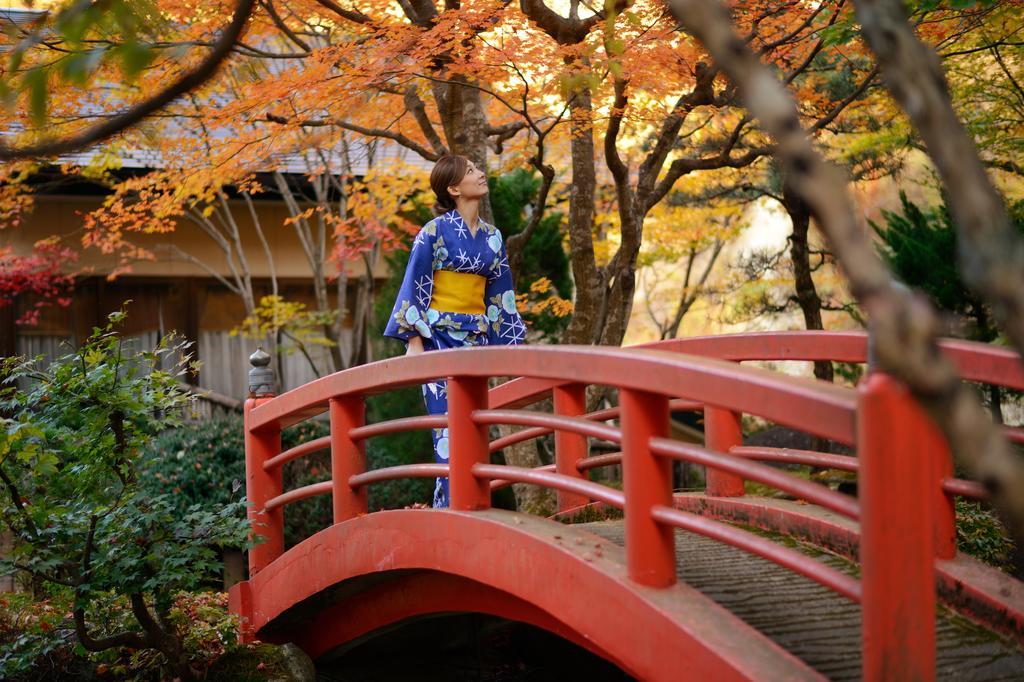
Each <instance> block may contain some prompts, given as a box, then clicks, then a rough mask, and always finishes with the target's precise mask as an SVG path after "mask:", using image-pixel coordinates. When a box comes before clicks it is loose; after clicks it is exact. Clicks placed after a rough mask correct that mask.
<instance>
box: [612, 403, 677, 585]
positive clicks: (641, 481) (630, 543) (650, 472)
mask: <svg viewBox="0 0 1024 682" xmlns="http://www.w3.org/2000/svg"><path fill="white" fill-rule="evenodd" d="M619 404H620V406H621V408H622V476H623V484H624V485H623V487H624V489H625V493H626V505H625V513H626V519H625V523H626V565H627V569H628V571H629V577H630V578H631V579H633V580H635V581H636V582H638V583H641V584H644V585H650V586H653V587H667V586H669V585H672V584H674V583H675V582H676V552H675V534H674V530H673V528H672V527H671V526H667V525H663V524H660V523H658V522H657V521H655V520H654V518H653V517H652V516H651V509H652V508H653V507H654V506H656V505H664V506H666V507H670V506H672V462H671V461H670V460H669V459H668V458H665V457H658V456H657V455H655V454H654V453H653V452H651V445H650V443H651V438H654V437H665V436H667V435H668V398H666V397H665V396H662V395H657V394H654V393H647V392H645V391H634V390H629V389H622V390H620V391H619Z"/></svg>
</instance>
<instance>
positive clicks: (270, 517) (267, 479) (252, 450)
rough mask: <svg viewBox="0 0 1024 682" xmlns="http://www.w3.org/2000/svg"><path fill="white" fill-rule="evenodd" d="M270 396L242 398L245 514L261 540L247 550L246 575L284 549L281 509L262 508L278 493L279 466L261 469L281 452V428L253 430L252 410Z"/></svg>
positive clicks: (279, 481)
mask: <svg viewBox="0 0 1024 682" xmlns="http://www.w3.org/2000/svg"><path fill="white" fill-rule="evenodd" d="M268 399H269V398H267V397H261V398H249V399H248V400H246V401H245V416H244V421H245V490H246V495H247V497H248V500H249V510H248V517H249V523H250V524H251V525H252V530H253V534H254V535H258V536H262V537H263V541H261V542H259V544H257V545H255V546H254V547H253V548H252V549H250V550H249V577H252V576H254V575H256V574H257V573H259V572H260V571H261V570H263V569H264V568H266V567H267V565H268V564H269V563H270V562H271V561H273V560H274V559H276V558H277V557H279V556H281V554H282V553H283V552H284V510H283V509H282V508H281V507H278V508H277V509H275V510H274V511H271V512H268V511H265V507H266V504H267V502H268V501H269V500H271V499H273V498H275V497H277V496H278V495H280V494H281V492H282V489H281V468H280V467H275V468H274V469H273V470H271V471H265V470H264V469H263V463H264V462H266V461H267V460H268V459H270V458H271V457H274V456H275V455H278V454H280V453H281V429H280V428H274V427H266V428H263V429H260V430H259V431H253V430H252V428H251V426H250V424H251V413H252V411H253V409H255V408H256V407H257V406H258V405H259V404H260V403H264V402H267V400H268Z"/></svg>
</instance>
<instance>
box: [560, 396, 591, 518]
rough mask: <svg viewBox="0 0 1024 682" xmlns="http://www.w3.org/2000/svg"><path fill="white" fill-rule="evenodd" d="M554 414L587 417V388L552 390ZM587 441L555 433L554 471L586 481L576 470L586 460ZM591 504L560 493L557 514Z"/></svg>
mask: <svg viewBox="0 0 1024 682" xmlns="http://www.w3.org/2000/svg"><path fill="white" fill-rule="evenodd" d="M552 395H553V398H554V408H555V414H557V415H561V416H565V417H579V416H580V415H583V414H586V413H587V387H586V385H585V384H566V385H564V386H556V387H555V388H554V389H552ZM588 452H589V445H588V443H587V437H586V436H581V435H579V434H576V433H568V432H566V431H555V471H556V472H558V473H559V474H562V475H563V476H572V477H573V478H581V479H585V478H587V476H586V475H585V474H584V473H583V472H581V471H580V470H579V469H578V468H577V464H579V463H580V462H581V461H582V460H584V459H585V458H586V457H587V454H588ZM588 502H590V499H589V498H587V497H585V496H583V495H576V494H573V493H567V492H563V491H561V490H559V491H558V511H560V512H564V511H567V510H569V509H574V508H576V507H580V506H582V505H585V504H587V503H588Z"/></svg>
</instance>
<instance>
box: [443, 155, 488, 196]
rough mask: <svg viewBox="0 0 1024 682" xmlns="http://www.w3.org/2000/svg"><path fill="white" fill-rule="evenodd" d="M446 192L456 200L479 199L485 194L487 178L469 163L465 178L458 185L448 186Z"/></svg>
mask: <svg viewBox="0 0 1024 682" xmlns="http://www.w3.org/2000/svg"><path fill="white" fill-rule="evenodd" d="M448 192H449V193H450V194H451V195H452V196H453V197H455V198H456V199H458V198H459V197H462V198H463V199H479V198H480V197H482V196H483V195H485V194H487V176H486V175H484V172H483V171H482V170H480V169H479V168H477V167H476V164H474V163H473V162H472V161H470V162H469V166H468V168H467V169H466V175H465V177H463V178H462V181H461V182H459V184H457V185H452V186H450V187H449V188H448Z"/></svg>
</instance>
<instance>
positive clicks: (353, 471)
mask: <svg viewBox="0 0 1024 682" xmlns="http://www.w3.org/2000/svg"><path fill="white" fill-rule="evenodd" d="M723 338H724V339H726V341H724V342H723V344H722V345H721V346H718V347H717V348H718V352H717V353H716V354H717V355H719V356H720V357H723V358H724V359H726V360H731V361H733V362H723V361H721V360H717V359H708V358H706V357H695V356H692V355H687V354H683V353H681V352H680V351H681V350H691V349H696V350H702V351H707V348H701V347H700V345H701V344H705V345H706V346H707V347H713V346H714V344H713V343H712V342H711V341H708V340H700V339H698V340H693V343H692V344H691V346H690V347H685V346H686V344H683V343H678V342H677V343H676V346H677V347H672V344H665V345H664V346H668V347H671V350H672V351H673V352H664V351H662V352H658V351H651V350H635V349H606V348H591V347H532V348H483V349H473V350H458V351H451V352H437V353H429V354H425V355H421V356H418V357H412V358H397V359H394V360H388V361H383V362H379V363H374V364H371V365H367V366H364V367H358V368H355V369H352V370H348V371H345V372H341V373H338V374H334V375H331V376H328V377H324V378H322V379H319V380H317V381H314V382H311V383H310V384H307V385H305V386H302V387H300V388H298V389H295V390H293V391H290V392H288V393H286V394H284V395H281V396H278V397H273V398H257V399H251V400H249V401H248V402H247V404H246V408H245V428H246V451H247V452H246V469H247V490H248V494H249V500H250V503H251V507H250V517H251V520H252V522H253V524H254V528H255V530H256V532H257V533H259V534H260V535H263V536H264V537H265V541H264V542H263V543H262V544H259V545H257V546H256V547H255V548H254V549H253V550H252V551H251V553H250V572H251V573H252V574H255V573H258V572H259V571H261V570H262V569H263V568H265V567H266V566H267V565H269V564H270V563H271V562H272V561H274V560H275V559H277V558H278V557H279V556H281V555H282V553H283V551H284V544H283V513H284V508H285V506H286V505H288V504H289V503H291V502H295V501H297V500H301V499H305V498H308V497H312V496H315V495H323V494H330V495H331V496H332V499H333V515H334V521H335V523H341V522H345V521H350V520H353V519H355V518H357V517H359V516H361V515H364V514H366V513H368V511H369V510H368V509H367V504H366V487H367V486H369V485H372V484H374V483H377V482H381V481H386V480H392V479H396V478H405V477H431V478H432V477H435V476H448V478H449V481H450V500H451V508H452V510H453V511H473V510H481V509H487V508H489V507H490V504H491V492H492V488H493V487H495V486H496V485H501V484H503V482H522V483H531V484H536V485H541V486H545V487H548V488H551V489H554V490H556V491H558V493H559V496H560V506H562V507H568V506H571V505H575V504H578V503H585V502H588V501H590V500H595V501H600V502H602V503H604V504H607V505H609V506H612V507H615V508H618V509H622V510H623V511H624V518H625V527H626V540H625V545H626V555H627V567H628V573H629V576H630V578H631V579H633V580H635V581H636V582H638V583H640V584H643V585H648V586H655V587H658V586H667V585H671V584H673V583H674V582H675V580H676V557H675V546H674V529H675V528H683V529H685V530H688V531H691V532H695V533H700V534H702V535H705V536H708V537H711V538H713V539H716V540H718V541H721V542H726V543H728V544H731V545H733V546H735V547H738V548H740V549H743V550H746V551H748V552H751V553H754V554H757V555H759V556H762V557H765V558H767V559H769V560H772V561H774V562H776V563H778V564H780V565H782V566H784V567H786V568H789V569H790V570H793V571H795V572H798V573H800V574H802V575H805V576H807V577H809V578H811V579H813V580H815V581H817V582H819V583H821V584H823V585H826V586H827V587H829V588H831V589H833V590H835V591H836V592H838V593H840V594H842V595H844V596H846V597H847V598H849V599H851V600H854V601H858V602H861V605H862V609H863V628H864V643H865V658H864V666H865V667H864V672H865V676H866V677H873V676H875V675H874V673H879V674H881V673H883V672H885V671H888V672H890V673H891V672H892V670H891V668H887V667H886V666H891V665H896V664H897V663H894V661H896V662H902V663H900V664H903V665H909V664H908V663H907V662H908V661H910V662H912V665H913V666H916V667H915V668H914V669H913V670H909V671H904V672H908V673H913V674H920V675H921V676H923V677H928V676H930V674H931V672H933V666H934V663H933V661H934V627H933V626H932V624H933V620H934V608H935V607H934V602H935V591H934V580H933V577H932V574H933V563H934V557H935V555H936V550H935V547H936V545H937V542H936V537H937V535H939V533H938V532H937V531H936V529H937V528H939V527H943V526H947V525H948V524H945V523H941V522H939V521H937V519H939V520H941V518H942V516H943V514H944V513H945V511H944V509H945V508H944V507H943V504H945V502H944V500H946V499H947V498H946V495H945V491H946V490H947V489H949V487H950V482H949V480H948V479H950V478H951V475H952V471H951V464H950V462H949V458H948V453H946V451H945V449H944V448H943V447H941V439H940V438H939V436H938V431H937V429H935V427H934V426H933V425H932V424H931V423H930V422H929V421H928V419H927V417H926V416H925V415H924V414H923V413H922V412H921V411H920V409H919V408H918V407H917V405H916V404H915V403H914V402H913V400H911V398H910V396H909V395H908V394H907V393H906V392H905V391H904V390H903V389H902V388H901V387H900V386H899V385H898V384H896V383H895V382H894V381H893V380H891V379H889V378H888V377H885V376H883V375H880V374H875V375H873V376H871V377H869V378H868V379H867V380H865V381H864V382H862V384H861V385H860V387H859V388H858V389H857V390H856V391H854V390H852V389H845V388H841V387H837V386H832V385H829V384H824V383H821V382H812V381H807V380H802V379H795V378H792V377H787V376H784V375H781V374H778V373H773V372H768V371H764V370H759V369H756V368H751V367H745V366H742V365H740V364H738V362H735V361H738V360H748V359H751V360H752V359H784V360H789V359H800V360H804V359H807V360H813V359H819V357H817V356H823V355H824V354H825V353H824V351H823V350H822V349H821V348H820V346H821V342H822V339H821V338H817V339H813V343H812V341H811V340H810V339H801V338H799V337H793V338H791V339H790V341H791V342H793V343H791V344H790V345H789V346H785V347H784V346H778V347H777V348H776V349H775V350H772V349H771V348H768V350H765V346H763V345H762V346H757V344H756V341H755V340H753V339H752V338H748V339H747V340H744V341H743V342H742V343H740V344H739V345H735V344H736V343H737V342H736V340H735V339H734V338H730V337H723ZM730 343H731V344H734V345H733V346H731V347H730V346H729V344H730ZM858 343H860V344H861V345H862V346H863V345H864V343H863V341H862V340H858V339H857V338H845V337H844V338H843V339H841V340H840V344H839V346H838V347H839V348H840V350H841V352H836V353H833V354H832V355H833V356H835V355H838V356H839V359H841V360H845V361H851V362H853V361H858V359H859V358H862V357H863V354H864V352H866V351H864V352H862V353H861V355H858V354H857V353H858V351H857V348H856V346H857V344H858ZM743 344H747V345H746V346H743ZM798 344H807V345H806V347H804V348H803V349H802V350H800V348H796V350H794V348H795V347H796V346H797V345H798ZM664 346H663V347H664ZM759 348H760V350H758V349H759ZM787 348H788V350H787ZM968 350H971V349H968ZM798 351H799V352H798ZM709 354H710V353H709ZM967 356H969V353H967V355H965V357H967ZM986 357H987V356H986ZM821 359H824V358H821ZM996 364H998V363H996ZM1003 369H1005V368H1003ZM986 372H988V373H986ZM965 374H968V376H970V377H971V378H975V379H976V380H986V379H994V380H996V379H997V380H1000V381H1005V380H1006V379H1007V376H1009V375H1008V374H1006V373H1005V372H1002V371H1000V368H999V367H996V368H995V369H992V370H991V371H990V370H986V371H985V372H982V371H981V370H978V371H976V372H975V373H974V375H971V374H970V373H968V372H965ZM997 374H998V376H997ZM509 375H511V376H515V377H522V378H520V379H516V380H515V381H511V382H508V383H506V384H503V385H502V386H500V387H498V388H497V389H493V390H491V391H490V392H489V391H488V380H489V379H490V378H492V377H494V376H509ZM440 377H447V379H448V401H449V411H448V414H447V415H444V416H427V417H410V418H404V419H397V420H392V421H389V422H383V423H378V424H366V423H365V399H366V398H367V397H368V396H370V395H373V394H375V393H379V392H382V391H386V390H391V389H394V388H398V387H402V386H408V385H418V384H422V383H424V382H427V381H431V380H434V379H436V378H440ZM1021 383H1022V385H1024V382H1021ZM588 385H600V386H607V387H612V388H614V389H617V390H618V397H619V407H618V408H614V409H611V410H603V411H600V412H597V413H591V414H585V411H586V408H585V396H586V388H587V386H588ZM545 395H551V396H552V398H553V405H554V414H545V413H538V412H535V411H529V410H523V409H518V408H522V407H523V406H525V405H528V404H530V403H531V402H535V401H536V400H537V399H539V398H541V397H544V396H545ZM699 406H703V407H704V413H705V430H706V434H707V439H706V442H705V444H704V446H698V445H693V444H688V443H682V442H679V441H673V440H671V439H669V438H668V437H667V436H668V428H669V411H670V409H686V408H689V409H692V408H696V407H699ZM323 412H328V413H329V415H330V422H331V435H330V437H329V438H328V439H320V440H319V441H314V442H313V443H309V444H305V445H302V446H298V447H296V448H293V449H292V450H289V451H287V452H282V451H281V446H280V434H281V430H282V429H283V428H286V427H288V426H290V425H292V424H295V423H297V422H299V421H302V420H305V419H308V418H310V417H312V416H315V415H317V414H322V413H323ZM742 414H751V415H756V416H759V417H762V418H765V419H767V420H769V421H771V422H775V423H778V424H783V425H786V426H789V427H792V428H795V429H798V430H801V431H806V432H808V433H811V434H814V435H817V436H820V437H823V438H826V439H829V440H833V441H837V442H840V443H846V444H851V445H856V447H857V451H858V457H857V459H856V468H857V470H858V473H859V477H860V490H859V498H858V499H854V498H852V497H849V496H847V495H844V494H841V493H838V492H836V491H833V490H831V489H829V488H828V487H826V486H824V485H821V484H819V483H816V482H811V481H807V480H804V479H801V478H799V477H797V476H793V475H791V474H789V473H786V472H784V471H781V470H779V469H777V468H774V467H771V466H768V465H766V464H763V463H761V462H759V461H756V459H759V458H764V459H771V458H775V457H781V456H782V453H771V452H763V451H762V452H752V451H750V450H749V449H747V450H744V449H742V434H741V432H740V428H739V420H740V415H742ZM610 418H618V419H619V421H620V425H619V426H614V425H611V424H606V423H602V421H603V420H606V419H610ZM496 424H505V425H518V426H523V427H527V428H526V429H525V430H524V431H520V432H519V433H516V434H513V435H512V436H507V437H505V438H501V439H497V440H495V441H493V442H492V441H491V440H490V438H489V427H490V426H491V425H496ZM442 427H447V428H448V429H449V452H450V456H451V458H450V460H449V463H448V464H447V465H444V464H418V465H407V466H400V467H390V468H387V469H381V470H376V471H367V470H366V460H365V441H366V440H367V439H368V438H371V437H375V436H379V435H384V434H387V433H396V432H401V431H406V430H410V429H430V428H442ZM545 433H554V436H555V444H556V456H555V458H556V462H555V464H554V465H553V467H547V468H542V469H522V468H518V467H512V466H506V465H493V464H490V454H491V452H492V451H494V450H496V449H500V448H501V447H506V446H507V445H508V444H510V443H512V442H514V441H517V440H523V439H526V438H531V437H537V436H539V435H541V434H545ZM589 438H594V439H599V440H602V441H606V442H610V443H613V444H618V445H620V446H621V455H620V456H618V457H614V456H603V457H588V456H587V454H588V452H589V445H588V439H589ZM328 445H329V447H330V449H331V463H332V472H331V473H332V476H331V479H330V480H325V481H322V482H320V483H316V484H313V485H310V486H306V487H304V488H300V489H297V490H291V491H284V490H282V487H281V467H282V466H283V465H284V464H285V463H287V462H288V461H291V460H293V459H296V458H299V457H302V456H305V455H307V454H309V453H311V452H314V451H316V450H317V449H322V448H324V447H326V446H328ZM751 455H754V456H751ZM792 456H793V457H796V458H800V459H804V460H806V461H814V462H816V463H824V462H825V461H826V459H827V460H828V461H832V460H835V462H838V463H847V464H852V463H850V462H845V460H839V459H835V458H838V457H840V456H838V455H834V456H831V458H828V457H826V456H825V455H824V454H821V453H803V454H800V453H796V454H793V455H792ZM673 460H681V461H687V462H693V463H697V464H701V465H703V466H705V467H707V470H708V472H709V478H710V479H711V481H709V488H710V490H709V494H715V493H716V492H717V494H742V492H743V491H742V484H743V481H744V480H752V481H758V482H761V483H763V484H765V485H769V486H772V487H775V488H777V489H779V490H782V491H785V492H787V493H789V494H791V495H793V496H794V497H797V498H799V499H804V500H807V501H809V502H813V503H815V504H818V505H821V506H823V507H825V508H828V509H831V510H833V511H835V512H837V513H838V514H841V515H842V516H844V517H846V518H850V519H853V520H857V521H859V522H860V524H861V563H862V577H861V579H860V580H857V579H855V578H853V577H851V576H849V575H847V574H845V573H842V572H840V571H837V570H836V569H834V568H831V567H829V566H827V565H825V564H823V563H821V562H819V561H817V560H815V559H813V558H810V557H808V556H806V555H804V554H801V553H799V552H796V551H794V550H792V549H790V548H787V547H784V546H782V545H780V544H777V543H774V542H772V541H770V540H768V539H767V538H764V537H762V536H759V535H756V534H753V533H750V532H747V531H745V530H742V529H740V528H737V527H734V526H730V525H728V524H724V523H721V522H718V521H714V520H711V519H708V518H705V517H702V516H699V515H696V514H692V513H688V512H686V511H683V510H681V509H677V508H676V507H675V505H674V504H673V497H672V495H673V490H672V478H671V463H672V461H673ZM610 462H621V464H622V466H623V478H624V488H623V490H621V491H620V490H616V489H614V488H611V487H608V486H604V485H601V484H598V483H596V482H593V481H590V480H588V479H587V475H586V472H587V471H588V470H589V469H590V468H593V467H594V466H596V465H603V464H607V463H610ZM715 476H717V477H719V478H718V480H717V482H716V481H715ZM737 482H738V484H737ZM715 485H717V486H718V487H717V488H715V487H714V486H715ZM961 487H963V486H961ZM953 488H954V489H955V488H956V485H953ZM424 513H436V512H424ZM946 521H948V519H946ZM929 666H931V669H930V668H929ZM872 671H873V672H872Z"/></svg>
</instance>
